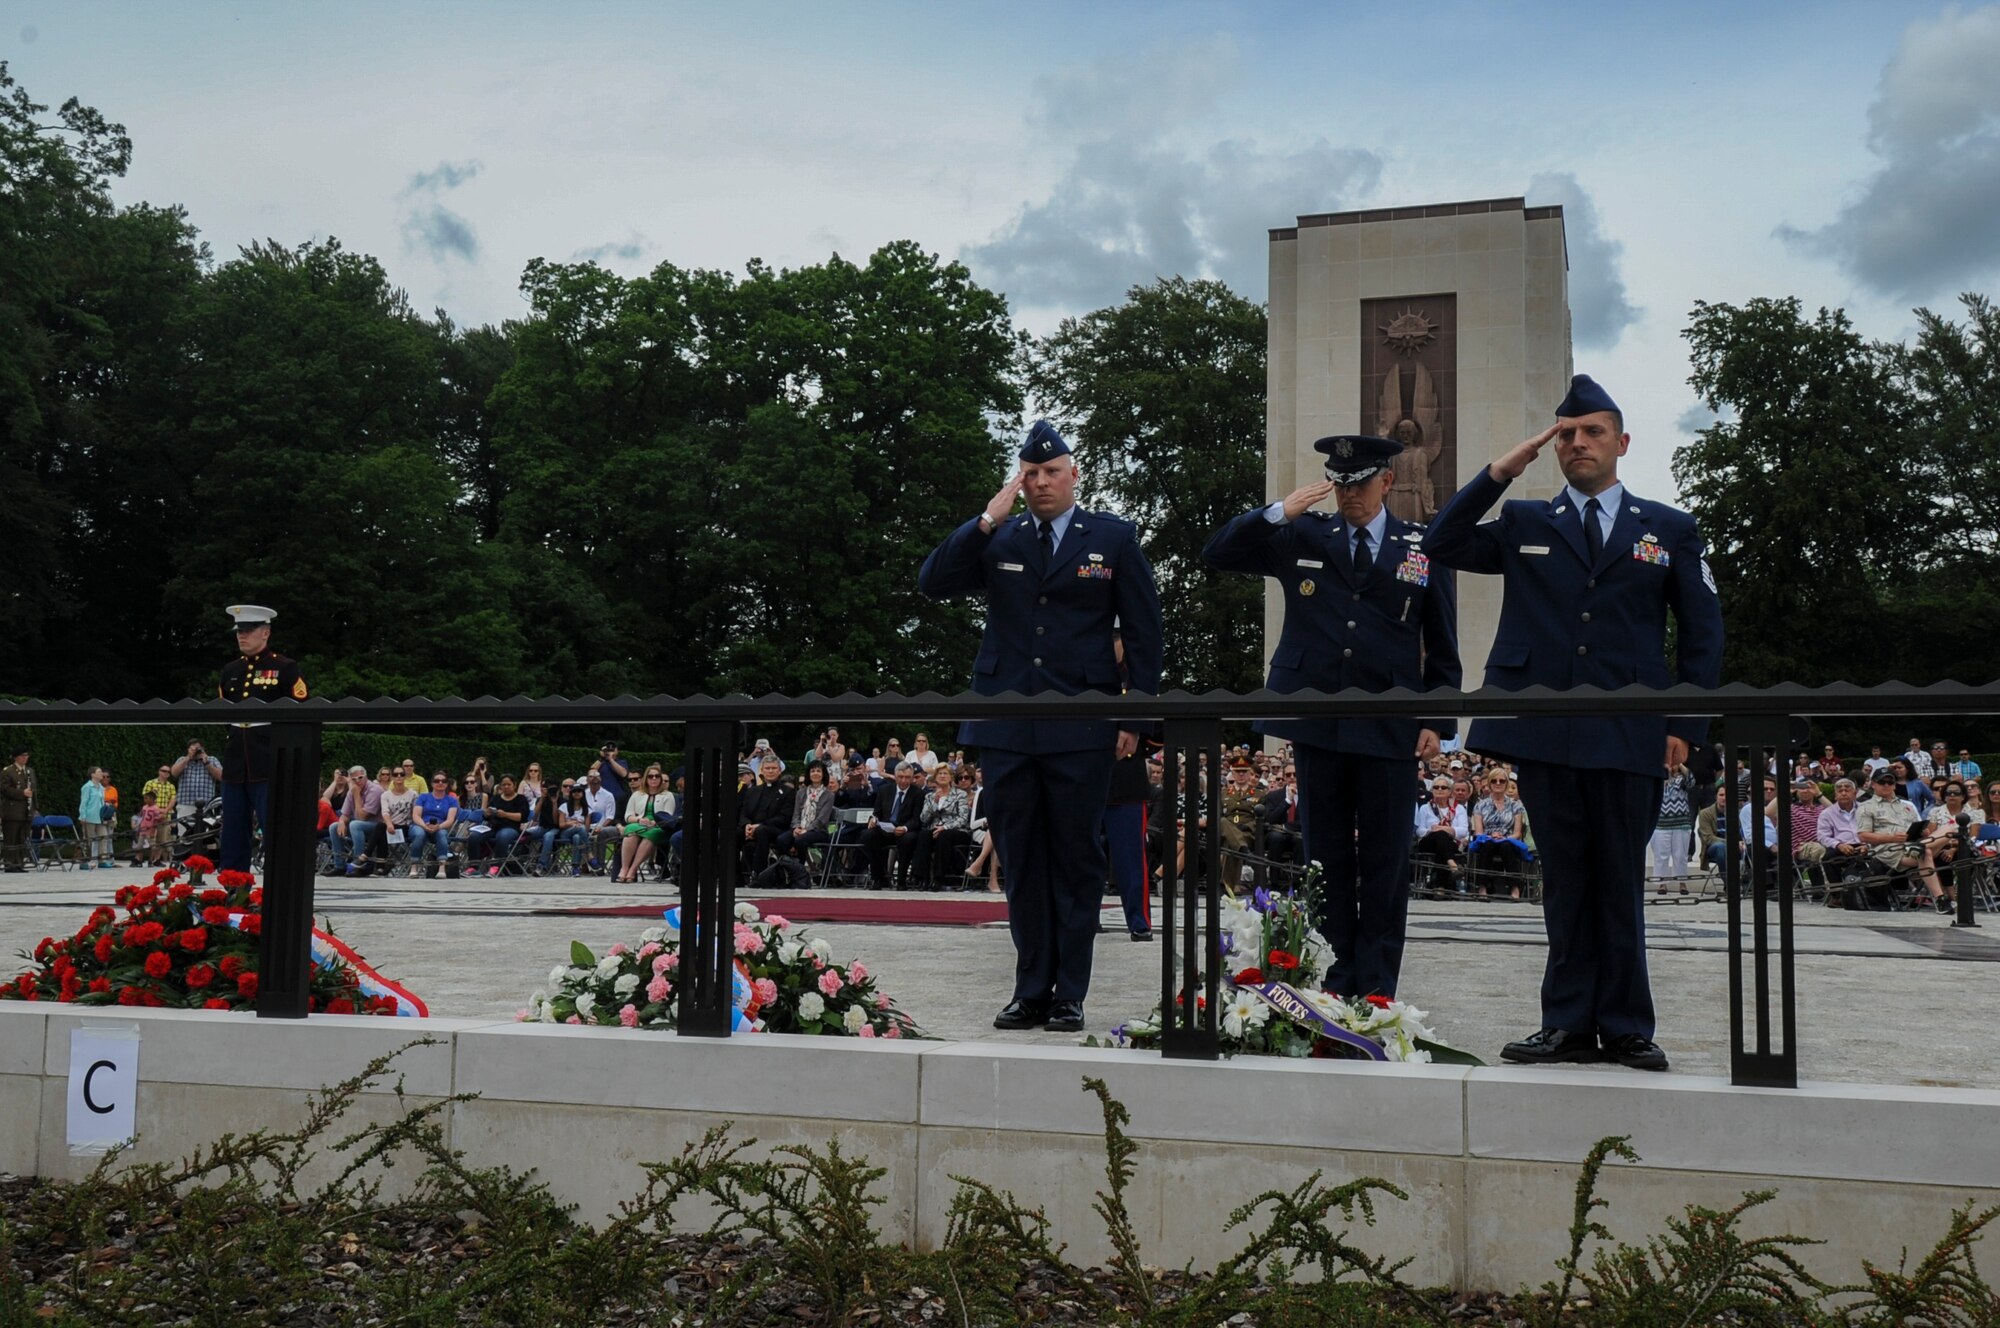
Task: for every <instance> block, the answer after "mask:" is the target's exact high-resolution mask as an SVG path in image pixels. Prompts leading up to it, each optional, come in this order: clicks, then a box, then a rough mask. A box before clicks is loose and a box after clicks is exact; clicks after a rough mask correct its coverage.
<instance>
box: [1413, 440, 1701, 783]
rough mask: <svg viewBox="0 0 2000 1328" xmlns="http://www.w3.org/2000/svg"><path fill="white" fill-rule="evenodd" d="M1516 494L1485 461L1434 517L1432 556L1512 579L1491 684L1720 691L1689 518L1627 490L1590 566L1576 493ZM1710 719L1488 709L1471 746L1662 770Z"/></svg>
mask: <svg viewBox="0 0 2000 1328" xmlns="http://www.w3.org/2000/svg"><path fill="white" fill-rule="evenodd" d="M1506 491H1507V486H1506V485H1505V484H1502V483H1501V482H1500V481H1498V480H1496V479H1494V478H1493V477H1492V475H1491V474H1490V473H1489V472H1488V471H1487V470H1486V469H1485V468H1484V467H1482V468H1481V469H1480V471H1479V473H1478V474H1476V475H1474V476H1473V478H1472V480H1471V482H1470V483H1468V484H1467V485H1466V486H1465V487H1464V488H1462V489H1460V490H1459V491H1458V493H1457V494H1456V495H1455V496H1454V497H1453V498H1452V500H1451V501H1450V502H1449V503H1446V504H1445V507H1444V510H1443V511H1441V512H1439V513H1438V515H1437V519H1436V520H1435V521H1433V522H1431V526H1430V533H1429V535H1427V536H1426V537H1425V540H1424V545H1425V547H1426V548H1428V549H1429V550H1430V552H1431V556H1432V557H1434V558H1435V559H1437V561H1439V562H1442V563H1449V564H1450V565H1451V566H1453V567H1456V568H1458V569H1459V570H1460V571H1463V572H1484V573H1486V574H1488V575H1497V576H1500V577H1502V578H1504V597H1503V599H1502V602H1501V607H1500V628H1499V631H1498V632H1497V633H1496V634H1495V636H1494V640H1493V653H1492V654H1491V655H1489V656H1488V657H1487V660H1486V680H1485V685H1486V686H1488V687H1499V688H1505V689H1510V690H1518V689H1519V688H1522V687H1533V686H1537V685H1539V686H1543V687H1553V688H1567V687H1577V686H1583V685H1591V686H1597V687H1623V686H1626V685H1628V684H1631V683H1640V684H1643V685H1645V686H1648V687H1669V686H1672V685H1673V684H1674V682H1676V681H1680V682H1690V683H1695V684H1698V685H1700V686H1703V687H1713V686H1715V685H1716V683H1717V680H1718V679H1719V678H1720V677H1721V674H1722V609H1721V605H1720V604H1719V602H1718V601H1717V599H1716V595H1715V586H1714V581H1713V578H1712V577H1711V576H1710V574H1709V572H1708V569H1707V565H1706V564H1705V563H1704V562H1703V561H1702V552H1703V550H1702V542H1701V534H1700V532H1699V531H1697V530H1696V529H1695V523H1694V518H1693V517H1691V516H1689V515H1688V514H1687V513H1686V512H1683V511H1681V510H1680V509H1679V508H1676V507H1669V506H1667V505H1666V504H1665V503H1656V502H1651V501H1648V500H1647V499H1644V498H1639V497H1635V496H1634V495H1633V494H1632V493H1631V491H1630V490H1627V491H1626V492H1625V494H1624V496H1623V498H1622V499H1621V500H1620V505H1619V510H1618V512H1617V515H1616V518H1615V520H1614V522H1613V525H1612V528H1611V536H1610V538H1609V539H1607V540H1606V541H1605V542H1604V551H1603V552H1602V553H1601V554H1600V555H1599V556H1598V559H1597V562H1596V564H1595V565H1594V566H1593V565H1592V564H1591V562H1590V560H1589V558H1588V557H1587V556H1586V549H1585V545H1584V535H1583V522H1582V519H1581V516H1580V514H1579V513H1578V512H1577V511H1576V510H1575V509H1574V507H1573V506H1572V505H1571V503H1570V499H1569V494H1568V491H1567V490H1565V491H1564V492H1562V493H1559V494H1557V495H1556V496H1555V497H1554V498H1552V499H1549V500H1547V501H1541V500H1528V499H1516V500H1514V501H1512V502H1508V503H1505V504H1502V506H1501V508H1500V515H1499V516H1498V517H1496V518H1495V519H1493V520H1491V521H1486V522H1481V521H1480V520H1479V518H1480V517H1481V516H1482V515H1484V514H1485V512H1486V511H1487V510H1488V509H1489V508H1491V507H1492V506H1493V504H1494V502H1495V501H1497V500H1498V499H1499V498H1500V496H1501V495H1502V494H1503V493H1505V492H1506ZM1669 610H1671V611H1672V612H1673V615H1674V622H1675V646H1674V660H1675V666H1674V667H1673V668H1671V669H1670V668H1669V667H1668V665H1667V656H1666V638H1667V613H1668V611H1669ZM1707 733H1708V721H1707V720H1706V719H1701V718H1681V717H1676V718H1674V719H1672V720H1671V721H1669V720H1668V719H1666V718H1664V717H1653V718H1646V717H1637V718H1632V719H1568V718H1537V719H1487V720H1479V721H1477V722H1475V723H1474V724H1473V726H1472V732H1471V734H1470V735H1469V737H1468V738H1467V741H1466V745H1467V746H1468V747H1470V748H1471V749H1472V750H1474V751H1476V752H1482V753H1486V754H1488V755H1494V756H1503V757H1507V758H1509V759H1511V760H1516V761H1546V762H1549V763H1551V764H1555V765H1566V766H1572V767H1575V768H1578V769H1584V770H1625V771H1629V772H1631V773H1632V774H1636V775H1650V776H1653V777H1655V778H1659V777H1662V776H1664V775H1665V773H1666V770H1665V768H1664V767H1663V766H1662V765H1661V759H1662V757H1663V756H1664V754H1665V751H1666V740H1667V737H1668V736H1669V735H1670V734H1671V735H1672V736H1675V737H1679V738H1684V739H1686V740H1687V742H1688V745H1689V746H1690V747H1696V746H1699V745H1700V744H1701V742H1702V740H1703V739H1704V738H1705V737H1706V736H1707Z"/></svg>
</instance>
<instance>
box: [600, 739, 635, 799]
mask: <svg viewBox="0 0 2000 1328" xmlns="http://www.w3.org/2000/svg"><path fill="white" fill-rule="evenodd" d="M592 768H593V769H595V770H596V771H597V781H598V783H599V784H600V785H602V786H603V788H604V791H605V792H606V793H609V794H610V795H611V800H612V803H613V805H615V806H619V807H623V806H624V805H625V803H626V801H627V800H628V799H630V798H631V796H632V767H630V766H628V765H626V764H625V762H623V761H621V760H619V759H618V744H617V742H615V741H613V742H607V743H605V744H604V745H603V746H602V747H599V748H598V749H597V762H596V764H595V765H594V766H593V767H592Z"/></svg>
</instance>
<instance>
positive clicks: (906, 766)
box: [861, 762, 924, 890]
mask: <svg viewBox="0 0 2000 1328" xmlns="http://www.w3.org/2000/svg"><path fill="white" fill-rule="evenodd" d="M923 806H924V791H923V790H922V789H920V788H918V787H917V767H916V766H915V765H914V764H913V763H910V762H900V763H898V764H897V766H896V776H895V778H894V779H893V780H891V781H890V782H889V783H887V784H884V785H883V786H882V787H881V788H880V789H879V790H877V791H876V794H875V819H874V820H872V821H870V822H869V823H868V829H867V830H866V831H865V832H864V833H863V834H862V836H861V843H862V845H863V847H865V848H866V849H867V850H868V878H869V880H870V881H872V882H873V883H874V886H875V888H876V889H877V890H886V889H888V888H889V884H890V876H889V863H890V859H891V857H893V858H894V859H895V870H896V874H895V885H896V888H897V889H901V888H902V887H903V886H905V885H907V884H908V883H909V879H910V857H911V855H912V854H914V853H915V852H916V851H917V831H918V830H919V829H920V828H921V818H922V816H923Z"/></svg>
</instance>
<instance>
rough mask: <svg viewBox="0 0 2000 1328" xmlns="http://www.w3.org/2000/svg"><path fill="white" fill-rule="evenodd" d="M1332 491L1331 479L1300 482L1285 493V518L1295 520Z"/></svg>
mask: <svg viewBox="0 0 2000 1328" xmlns="http://www.w3.org/2000/svg"><path fill="white" fill-rule="evenodd" d="M1332 492H1333V481H1332V480H1319V481H1316V482H1314V483H1312V484H1302V485H1300V486H1299V487H1298V488H1296V489H1293V490H1292V491H1291V492H1290V493H1288V494H1286V495H1285V520H1287V521H1296V520H1298V519H1299V518H1300V517H1302V516H1304V515H1305V514H1306V513H1307V512H1308V511H1310V510H1311V509H1312V507H1313V505H1314V504H1315V503H1319V502H1321V501H1323V500H1324V499H1325V498H1326V496H1327V495H1328V494H1330V493H1332Z"/></svg>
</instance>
